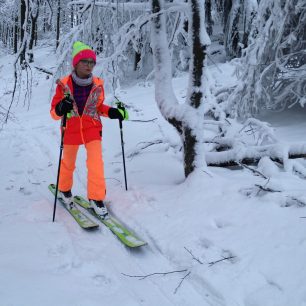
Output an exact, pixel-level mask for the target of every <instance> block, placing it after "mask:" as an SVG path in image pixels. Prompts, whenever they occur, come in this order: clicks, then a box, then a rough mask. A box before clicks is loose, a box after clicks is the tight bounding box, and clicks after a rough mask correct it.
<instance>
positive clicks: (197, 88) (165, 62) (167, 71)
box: [151, 0, 207, 177]
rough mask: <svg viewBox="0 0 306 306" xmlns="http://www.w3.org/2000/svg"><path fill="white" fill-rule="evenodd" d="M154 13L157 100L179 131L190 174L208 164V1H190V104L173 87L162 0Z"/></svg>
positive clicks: (154, 3) (157, 1)
mask: <svg viewBox="0 0 306 306" xmlns="http://www.w3.org/2000/svg"><path fill="white" fill-rule="evenodd" d="M151 3H152V13H154V14H155V16H154V18H153V20H152V29H151V33H152V42H151V45H152V51H153V57H154V68H155V93H156V102H157V104H158V106H159V109H160V111H161V113H162V115H163V116H164V117H165V119H166V120H167V121H168V122H169V123H170V124H171V125H173V126H174V127H175V129H176V130H177V131H178V133H179V135H180V137H181V139H182V143H183V148H184V152H183V154H184V158H183V159H184V172H185V176H186V177H188V176H189V175H190V174H191V173H192V172H193V171H194V170H195V169H196V168H197V167H201V166H204V165H205V160H204V159H203V160H201V158H202V157H203V156H202V147H203V144H202V141H201V136H200V135H201V134H202V131H201V129H200V130H199V126H200V125H201V120H203V116H201V115H200V114H201V111H200V110H199V108H200V106H201V105H202V103H203V79H204V77H203V72H204V60H205V56H206V53H205V52H206V46H205V43H204V41H203V39H204V38H205V36H206V35H207V32H206V29H205V23H204V22H205V21H204V19H205V18H204V16H205V14H204V11H205V7H204V2H203V1H201V0H190V1H189V5H190V8H191V17H190V21H189V30H190V31H191V33H190V37H192V41H191V60H190V68H189V78H190V80H189V89H188V93H187V98H186V103H185V104H184V105H180V104H179V103H178V102H177V99H176V97H175V94H174V92H173V88H172V71H171V57H170V53H169V50H168V42H167V34H166V21H165V15H164V14H160V11H161V10H162V4H161V3H162V0H151ZM194 122H196V124H194Z"/></svg>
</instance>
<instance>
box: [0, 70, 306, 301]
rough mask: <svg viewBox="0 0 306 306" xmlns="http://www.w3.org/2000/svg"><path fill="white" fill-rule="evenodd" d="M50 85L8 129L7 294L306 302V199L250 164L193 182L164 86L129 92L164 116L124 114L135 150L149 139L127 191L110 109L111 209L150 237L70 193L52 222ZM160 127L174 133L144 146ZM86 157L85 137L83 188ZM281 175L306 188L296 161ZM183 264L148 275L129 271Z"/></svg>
mask: <svg viewBox="0 0 306 306" xmlns="http://www.w3.org/2000/svg"><path fill="white" fill-rule="evenodd" d="M225 68H226V66H225ZM229 70H230V69H229ZM214 73H216V71H215V72H214ZM175 82H176V83H175V86H176V89H177V91H178V92H181V91H182V90H181V88H182V87H183V86H186V85H185V84H186V78H185V77H183V78H178V79H177V80H176V81H175ZM49 87H50V82H48V81H42V84H40V87H37V88H35V90H34V93H33V101H32V105H31V109H30V111H29V112H26V111H22V113H21V111H19V109H20V107H18V108H16V114H15V115H16V118H17V119H16V121H14V122H10V123H9V124H8V125H7V126H6V127H5V129H4V130H3V131H1V133H0V144H1V149H2V150H1V151H2V154H3V157H2V158H1V160H0V169H1V172H2V176H1V186H2V194H3V197H2V201H1V205H0V216H1V219H0V243H1V249H0V271H1V273H0V296H1V305H3V306H36V305H37V306H38V305H44V306H49V305H50V306H51V305H52V306H54V305H57V306H69V305H74V306H98V305H110V306H119V305H125V306H137V305H145V306H156V305H162V306H168V305H169V306H170V305H175V306H189V305H190V306H194V305H201V306H202V305H203V306H205V305H212V306H263V305H265V306H266V305H267V306H268V305H269V306H288V305H290V306H303V305H304V306H305V305H306V290H305V289H304V288H305V286H304V283H305V281H306V268H305V265H304V264H303V262H304V259H305V253H306V238H305V235H304V234H303V233H305V222H306V221H304V220H305V219H301V218H300V217H302V216H306V211H305V208H303V207H300V208H297V206H294V205H293V206H290V207H285V206H286V205H285V203H286V200H285V198H284V196H283V195H278V194H276V195H275V194H261V195H260V196H258V195H256V196H255V194H257V193H258V190H255V184H260V183H263V182H264V181H263V179H261V178H259V177H255V176H254V175H253V174H251V173H250V172H248V171H246V170H243V171H230V170H225V169H213V170H212V171H213V175H214V177H213V178H211V177H209V176H207V175H206V174H204V173H203V176H200V177H196V178H189V179H188V180H186V181H185V182H184V177H183V169H182V164H181V157H180V154H179V153H178V152H179V149H178V148H176V145H178V146H179V141H178V138H177V135H176V134H175V132H174V131H173V130H172V129H171V128H170V127H169V126H168V125H167V123H166V122H165V121H164V120H163V119H162V118H161V116H160V114H159V112H158V110H157V107H156V105H155V104H154V98H153V92H154V88H153V87H140V86H134V87H133V88H131V89H129V90H127V91H121V92H120V98H122V99H123V100H124V101H126V103H127V104H129V105H130V106H131V110H130V113H131V114H130V115H131V118H133V119H148V117H149V118H155V117H156V118H158V121H157V122H150V123H136V122H135V123H133V122H124V137H125V146H126V147H125V148H126V152H136V151H139V152H138V153H139V154H138V155H136V156H135V155H134V156H133V157H130V158H127V174H128V186H129V190H128V191H127V192H126V191H125V190H124V180H123V170H122V160H121V147H120V138H119V137H120V136H119V129H118V123H117V122H116V121H111V120H107V119H106V120H104V121H103V125H104V129H103V154H104V162H105V174H106V179H107V199H108V200H109V201H110V203H109V207H110V210H111V211H112V212H113V214H114V215H115V216H116V217H117V218H118V219H119V220H120V221H122V222H123V223H124V224H126V225H127V226H128V227H130V228H131V229H132V230H134V231H135V232H136V233H137V234H139V236H140V237H141V238H143V239H144V240H146V241H147V242H148V246H145V247H142V248H141V249H137V250H131V249H128V248H126V247H124V246H123V245H122V244H121V243H120V242H119V241H118V240H117V238H116V237H115V236H114V235H113V234H112V233H111V232H110V231H109V230H108V229H107V228H105V227H103V225H101V226H100V228H99V229H98V230H97V231H93V232H86V231H84V230H82V229H81V228H79V226H78V225H77V224H76V222H75V221H74V220H73V219H72V218H71V216H70V215H69V214H68V213H67V212H66V211H65V210H64V209H63V208H62V207H60V203H58V208H57V214H56V222H55V223H52V221H51V218H52V210H53V197H52V195H51V193H50V192H49V191H48V189H47V186H48V184H49V183H50V182H54V181H55V178H56V171H57V162H58V155H59V126H58V124H59V123H58V122H55V121H52V120H51V119H50V116H49V104H48V101H47V100H48V99H47V97H46V96H48V95H47V94H46V90H44V88H49ZM156 139H163V140H165V141H169V143H168V144H166V145H163V146H159V145H158V144H157V145H152V146H150V147H149V148H147V149H144V150H140V149H139V145H138V144H139V143H142V142H150V141H154V140H156ZM127 155H128V154H127ZM85 159H86V156H85V152H84V149H80V151H79V156H78V161H77V169H76V172H75V176H74V179H75V184H74V189H73V191H74V193H75V194H81V195H86V169H85ZM271 182H272V183H273V178H272V179H271ZM275 183H277V184H278V186H280V187H282V186H283V187H284V188H285V187H287V186H286V185H288V187H289V189H290V190H289V191H290V192H295V193H294V194H296V193H299V194H301V196H302V195H303V193H304V190H305V188H304V187H303V185H304V184H305V182H304V181H303V180H301V179H292V178H291V177H289V176H286V174H285V173H279V174H278V176H277V180H275ZM225 258H229V259H225ZM218 261H219V262H218ZM183 269H186V270H187V271H186V272H182V273H173V274H169V275H165V276H160V275H153V276H150V277H147V278H145V279H143V280H140V279H138V278H131V277H127V276H125V275H123V273H124V274H128V275H148V274H151V273H157V272H170V271H177V270H183ZM188 272H190V274H189V275H188V276H187V273H188ZM184 276H186V278H185V279H184V281H183V282H182V283H181V286H180V287H179V288H178V289H177V292H176V293H174V292H175V290H176V288H177V287H178V286H179V284H180V281H181V280H182V278H183V277H184ZM16 292H17V293H18V294H16Z"/></svg>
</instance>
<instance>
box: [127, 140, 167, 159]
mask: <svg viewBox="0 0 306 306" xmlns="http://www.w3.org/2000/svg"><path fill="white" fill-rule="evenodd" d="M161 143H163V141H162V140H161V139H157V140H156V141H152V142H140V143H138V144H137V145H136V146H138V145H141V146H140V148H139V149H137V150H134V151H133V152H132V153H130V154H128V155H127V157H128V158H133V157H135V156H137V155H139V154H140V151H141V150H145V149H147V148H148V147H150V146H153V145H157V144H161Z"/></svg>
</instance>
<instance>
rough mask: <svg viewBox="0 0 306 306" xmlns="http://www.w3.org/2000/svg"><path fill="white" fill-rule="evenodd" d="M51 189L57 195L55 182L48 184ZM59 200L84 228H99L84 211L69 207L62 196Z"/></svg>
mask: <svg viewBox="0 0 306 306" xmlns="http://www.w3.org/2000/svg"><path fill="white" fill-rule="evenodd" d="M48 188H49V190H50V191H51V192H52V193H53V195H55V188H56V186H55V185H54V184H50V185H49V186H48ZM58 200H59V201H60V202H61V204H62V205H63V206H64V207H65V208H66V210H67V211H68V212H69V213H70V214H71V216H72V217H73V218H74V220H75V221H76V222H77V223H78V224H79V225H80V226H81V227H82V228H84V229H94V228H98V227H99V224H97V223H96V222H94V221H92V220H91V219H90V218H89V217H87V216H86V215H85V214H84V213H83V212H81V211H80V210H79V209H78V208H77V207H73V208H72V209H69V208H67V206H66V205H65V203H64V202H63V199H62V198H59V197H58Z"/></svg>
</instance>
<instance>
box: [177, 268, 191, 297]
mask: <svg viewBox="0 0 306 306" xmlns="http://www.w3.org/2000/svg"><path fill="white" fill-rule="evenodd" d="M190 273H191V272H190V271H189V272H188V273H187V274H186V275H185V276H184V277H182V279H181V281H180V283H179V284H178V286H177V287H176V288H175V290H174V292H173V293H174V294H176V293H177V291H178V290H179V288H180V287H181V285H182V283H183V281H184V280H185V278H186V277H188V276H189V275H190Z"/></svg>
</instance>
